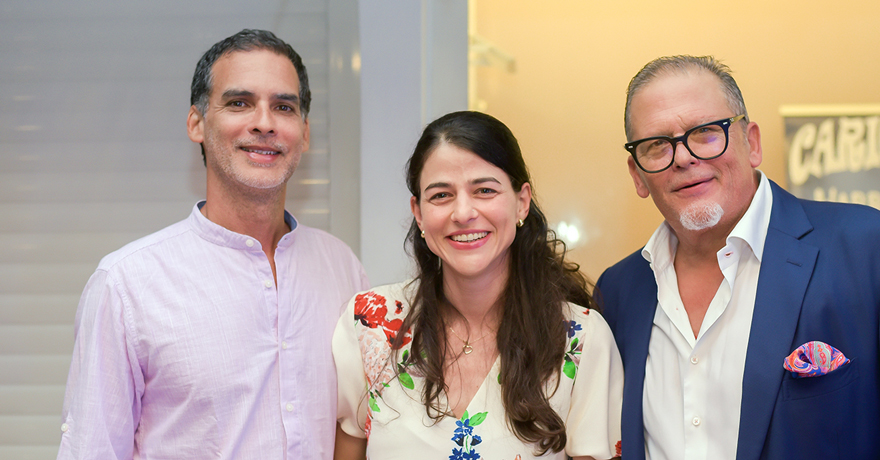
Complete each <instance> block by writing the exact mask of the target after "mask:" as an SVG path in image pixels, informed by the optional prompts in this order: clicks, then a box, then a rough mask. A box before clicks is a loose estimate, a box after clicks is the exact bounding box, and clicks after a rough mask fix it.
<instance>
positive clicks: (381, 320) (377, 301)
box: [354, 291, 412, 346]
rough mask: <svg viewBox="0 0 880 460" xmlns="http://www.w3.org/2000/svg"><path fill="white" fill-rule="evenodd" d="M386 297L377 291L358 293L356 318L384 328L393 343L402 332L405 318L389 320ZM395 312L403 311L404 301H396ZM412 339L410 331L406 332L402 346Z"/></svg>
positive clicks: (355, 304) (372, 325) (389, 342)
mask: <svg viewBox="0 0 880 460" xmlns="http://www.w3.org/2000/svg"><path fill="white" fill-rule="evenodd" d="M385 302H386V300H385V297H382V296H381V295H379V294H376V293H375V292H372V291H370V292H367V293H364V294H358V295H357V296H356V297H355V299H354V319H355V321H358V322H360V323H361V324H363V325H364V326H366V327H368V328H370V329H376V328H380V327H381V328H382V332H384V333H385V337H386V339H387V340H388V344H389V345H392V344H393V343H394V339H395V338H396V337H397V335H398V333H400V328H402V327H403V320H402V319H400V318H395V319H392V320H390V321H389V320H388V318H387V315H388V307H387V306H386V305H385ZM394 304H395V312H396V313H397V314H400V313H402V312H403V303H402V302H400V301H399V300H395V301H394ZM410 341H412V335H411V334H410V332H409V331H407V332H406V333H405V334H404V337H403V342H402V343H401V344H400V346H404V345H406V344H408V343H409V342H410Z"/></svg>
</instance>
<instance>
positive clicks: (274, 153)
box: [241, 147, 280, 155]
mask: <svg viewBox="0 0 880 460" xmlns="http://www.w3.org/2000/svg"><path fill="white" fill-rule="evenodd" d="M241 149H242V150H244V151H245V152H251V153H259V154H260V155H278V153H280V152H276V151H274V150H254V149H249V148H247V147H242V148H241Z"/></svg>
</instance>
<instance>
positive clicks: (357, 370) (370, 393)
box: [333, 283, 623, 460]
mask: <svg viewBox="0 0 880 460" xmlns="http://www.w3.org/2000/svg"><path fill="white" fill-rule="evenodd" d="M412 292H413V286H412V285H409V286H408V283H400V284H393V285H387V286H380V287H377V288H375V289H373V290H371V291H367V292H364V293H361V294H358V295H356V296H355V297H354V298H353V299H352V300H351V302H350V303H349V305H348V308H347V309H346V311H345V313H343V315H342V317H341V318H340V319H339V323H338V324H337V325H336V331H335V333H334V335H333V358H334V360H335V361H336V370H337V372H338V382H339V387H338V391H339V393H338V395H339V396H338V398H339V404H338V412H337V413H338V419H339V422H340V424H341V426H342V429H343V430H344V431H345V432H346V433H348V434H350V435H352V436H355V437H359V438H364V437H366V438H367V440H368V442H367V458H373V459H376V460H379V459H381V460H385V459H412V458H417V459H425V460H434V459H441V458H443V459H445V458H447V457H448V458H449V459H450V460H455V459H489V460H515V459H520V460H523V459H530V458H536V457H535V454H534V447H533V446H532V445H530V444H525V443H523V442H522V441H520V440H519V439H518V438H517V437H516V435H514V434H513V432H512V431H511V430H510V429H509V428H508V426H507V419H506V417H505V414H504V406H503V404H502V400H501V385H500V383H499V381H500V374H499V370H500V369H499V368H500V359H499V360H496V361H495V364H494V366H493V367H492V369H491V370H490V371H489V374H488V375H487V376H486V379H485V380H484V381H483V384H482V385H481V387H480V389H479V390H478V391H477V393H476V395H475V396H474V398H473V400H471V402H470V404H469V405H468V407H467V410H466V411H465V413H464V415H463V416H462V417H461V419H457V420H456V419H455V418H454V417H451V416H450V417H445V418H443V419H442V420H440V421H439V422H436V423H434V421H433V420H432V419H430V418H429V417H428V415H427V413H426V411H425V406H424V404H423V403H422V400H421V390H422V386H423V384H424V382H423V378H421V377H420V376H419V375H418V374H417V373H416V370H415V369H414V368H412V367H411V366H410V367H408V366H407V365H406V363H407V358H408V357H409V347H410V342H411V337H412V336H411V334H410V332H409V331H408V332H406V335H405V337H404V339H403V344H404V345H403V347H402V348H401V349H400V350H399V353H394V351H395V350H392V349H391V342H392V340H393V339H394V338H395V337H396V336H397V334H400V333H401V331H400V329H401V326H402V324H403V318H404V317H405V316H406V314H407V309H408V308H409V304H408V303H407V300H406V299H409V298H411V295H410V294H411V293H412ZM565 313H566V314H565V316H566V317H567V323H568V337H567V339H568V346H566V353H565V359H564V360H563V362H561V363H560V368H561V369H560V370H561V373H560V378H561V381H560V383H559V387H558V389H557V390H556V392H555V393H554V394H553V395H552V396H551V398H550V403H551V405H552V406H553V408H554V409H556V412H557V413H558V414H559V415H560V416H561V417H562V419H563V420H564V421H565V425H566V433H567V437H568V442H567V444H566V446H565V451H564V452H559V453H556V454H548V455H547V456H545V457H541V458H550V459H565V458H567V456H572V457H577V456H582V455H587V456H592V457H594V458H597V459H607V458H611V457H613V456H616V455H620V443H619V439H620V404H621V395H622V391H623V367H622V365H621V361H620V354H619V353H618V351H617V347H616V345H615V343H614V339H613V337H612V335H611V331H610V330H609V329H608V325H607V324H606V323H605V320H604V319H603V318H602V316H600V315H599V314H598V313H596V312H594V311H591V310H588V309H586V308H583V307H579V306H577V305H574V304H568V305H567V308H566V312H565ZM392 360H393V361H392ZM553 387H554V385H552V384H548V388H549V389H550V391H552V389H553Z"/></svg>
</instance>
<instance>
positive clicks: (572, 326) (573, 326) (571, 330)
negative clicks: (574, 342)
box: [568, 320, 583, 339]
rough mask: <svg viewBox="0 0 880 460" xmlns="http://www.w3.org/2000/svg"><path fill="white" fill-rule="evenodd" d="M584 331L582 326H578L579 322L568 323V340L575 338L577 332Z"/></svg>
mask: <svg viewBox="0 0 880 460" xmlns="http://www.w3.org/2000/svg"><path fill="white" fill-rule="evenodd" d="M582 329H583V327H582V326H581V325H580V324H578V323H577V322H575V321H574V320H572V321H569V322H568V338H569V339H570V338H572V337H574V335H575V334H576V333H577V331H580V330H582Z"/></svg>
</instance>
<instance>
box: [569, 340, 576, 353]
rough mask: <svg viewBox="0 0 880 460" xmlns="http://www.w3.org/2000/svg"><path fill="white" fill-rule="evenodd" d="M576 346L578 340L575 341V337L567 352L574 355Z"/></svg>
mask: <svg viewBox="0 0 880 460" xmlns="http://www.w3.org/2000/svg"><path fill="white" fill-rule="evenodd" d="M577 346H578V339H577V337H575V338H574V339H572V341H571V346H570V347H569V349H568V351H569V352H571V353H574V352H575V351H574V349H575V348H577Z"/></svg>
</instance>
